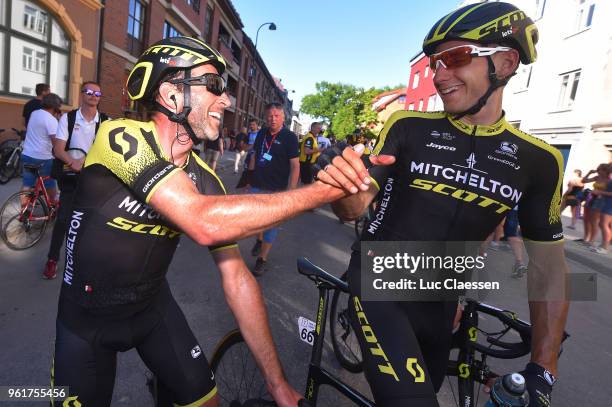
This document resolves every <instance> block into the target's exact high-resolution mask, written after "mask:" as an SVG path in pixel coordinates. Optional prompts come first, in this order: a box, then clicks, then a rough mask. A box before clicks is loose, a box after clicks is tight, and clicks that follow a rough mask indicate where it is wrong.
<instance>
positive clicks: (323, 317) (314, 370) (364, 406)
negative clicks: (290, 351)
mask: <svg viewBox="0 0 612 407" xmlns="http://www.w3.org/2000/svg"><path fill="white" fill-rule="evenodd" d="M316 285H317V288H318V290H319V308H318V311H317V322H316V327H315V334H314V343H313V345H312V353H311V356H310V364H309V367H308V378H307V379H306V392H305V393H304V397H305V398H306V400H308V401H309V402H311V403H312V405H316V400H317V397H318V395H319V387H320V386H321V385H328V386H332V387H333V388H334V389H336V390H337V391H338V392H340V393H341V394H343V395H344V396H345V397H346V398H348V399H349V400H351V401H352V402H354V403H355V404H356V405H358V406H361V407H374V406H375V404H374V403H373V402H371V401H370V400H368V399H367V398H366V397H365V396H364V395H363V394H361V393H359V392H358V391H357V390H355V389H354V388H352V387H350V386H348V385H346V384H344V383H343V382H341V381H340V379H338V378H336V377H335V376H334V375H332V374H331V373H330V372H328V371H327V370H325V369H323V368H322V367H321V356H322V354H323V344H324V338H325V323H326V321H327V309H328V303H329V291H330V290H333V289H334V287H333V286H332V285H331V284H328V283H325V282H322V281H317V282H316Z"/></svg>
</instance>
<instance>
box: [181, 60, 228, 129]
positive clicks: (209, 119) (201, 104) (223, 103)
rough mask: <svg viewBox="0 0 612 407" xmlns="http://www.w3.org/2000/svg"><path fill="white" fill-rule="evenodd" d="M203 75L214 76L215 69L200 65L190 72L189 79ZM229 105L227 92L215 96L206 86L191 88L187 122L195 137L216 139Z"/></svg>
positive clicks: (209, 65) (208, 65)
mask: <svg viewBox="0 0 612 407" xmlns="http://www.w3.org/2000/svg"><path fill="white" fill-rule="evenodd" d="M205 73H215V74H216V73H217V69H216V68H215V67H214V66H213V65H211V64H205V65H200V66H198V67H196V68H193V69H192V70H191V77H197V76H201V75H204V74H205ZM231 104H232V102H231V101H230V99H229V97H228V96H227V92H224V93H223V94H221V96H216V95H215V94H213V93H211V92H209V91H208V90H207V89H206V86H191V113H190V114H189V116H188V120H189V124H190V125H191V128H193V131H194V132H195V134H196V136H197V137H198V138H199V139H204V140H215V139H217V137H219V128H220V126H221V119H222V117H223V111H224V110H225V109H227V108H228V107H230V106H231Z"/></svg>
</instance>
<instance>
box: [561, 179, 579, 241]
mask: <svg viewBox="0 0 612 407" xmlns="http://www.w3.org/2000/svg"><path fill="white" fill-rule="evenodd" d="M583 188H584V184H583V183H582V171H581V170H574V178H572V179H570V180H569V182H568V183H567V191H565V194H563V197H562V198H561V213H563V211H564V210H565V208H566V207H568V206H569V207H571V210H572V223H571V225H569V226H568V229H576V219H577V218H579V217H580V205H581V202H582V196H583V195H582V190H583Z"/></svg>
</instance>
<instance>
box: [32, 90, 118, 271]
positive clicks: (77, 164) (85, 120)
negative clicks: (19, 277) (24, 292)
mask: <svg viewBox="0 0 612 407" xmlns="http://www.w3.org/2000/svg"><path fill="white" fill-rule="evenodd" d="M101 97H102V91H101V89H100V85H99V84H98V83H96V82H93V81H89V82H85V83H83V85H82V86H81V105H80V107H79V109H76V110H72V111H70V112H68V113H64V114H63V115H62V117H61V118H60V120H59V125H58V127H57V135H56V137H55V138H54V139H53V155H54V156H55V158H56V159H58V160H61V161H62V162H63V164H64V165H63V172H62V175H61V176H60V177H58V180H57V181H58V183H59V188H60V191H61V192H62V193H61V195H60V209H59V213H58V216H57V220H56V222H55V226H54V227H53V234H52V236H51V245H50V247H49V254H48V255H47V263H46V265H45V270H44V271H43V277H45V278H47V279H53V278H55V277H56V276H57V272H56V270H57V260H58V259H59V255H60V250H61V248H62V244H63V243H64V237H65V235H66V222H67V219H68V215H69V214H70V211H71V207H72V199H73V197H74V192H75V191H76V185H77V180H78V173H79V172H80V171H81V168H82V167H83V163H84V162H85V156H86V154H87V152H88V151H89V149H90V148H91V145H92V144H93V142H94V139H95V137H96V131H97V130H98V126H99V124H100V122H101V121H104V120H105V119H108V117H107V116H106V115H105V114H104V113H99V112H98V104H99V103H100V98H101ZM75 151H76V153H74V152H75Z"/></svg>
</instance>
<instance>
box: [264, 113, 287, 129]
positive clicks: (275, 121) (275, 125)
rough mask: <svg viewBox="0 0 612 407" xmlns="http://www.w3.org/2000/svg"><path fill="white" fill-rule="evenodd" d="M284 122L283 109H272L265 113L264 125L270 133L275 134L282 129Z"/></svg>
mask: <svg viewBox="0 0 612 407" xmlns="http://www.w3.org/2000/svg"><path fill="white" fill-rule="evenodd" d="M284 121H285V112H284V111H283V109H277V108H275V107H273V108H271V109H268V110H267V111H266V124H267V125H268V127H269V128H270V131H271V132H272V133H277V132H278V131H279V130H280V129H281V128H282V127H283V123H284Z"/></svg>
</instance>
